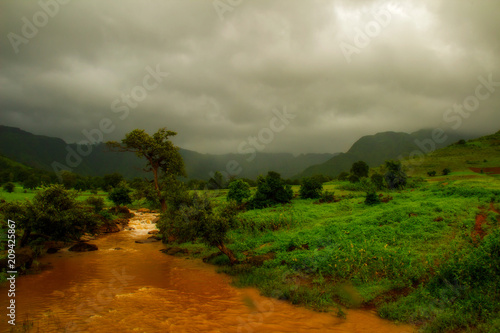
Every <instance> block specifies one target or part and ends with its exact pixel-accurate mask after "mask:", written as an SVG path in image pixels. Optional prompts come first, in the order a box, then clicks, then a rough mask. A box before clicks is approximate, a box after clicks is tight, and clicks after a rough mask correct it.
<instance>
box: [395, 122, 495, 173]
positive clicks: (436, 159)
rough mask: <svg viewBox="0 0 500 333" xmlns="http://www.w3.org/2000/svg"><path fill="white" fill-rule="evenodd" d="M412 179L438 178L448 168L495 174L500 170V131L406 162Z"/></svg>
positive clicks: (465, 171)
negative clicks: (421, 177) (428, 175)
mask: <svg viewBox="0 0 500 333" xmlns="http://www.w3.org/2000/svg"><path fill="white" fill-rule="evenodd" d="M403 165H405V166H406V168H407V170H408V172H407V173H408V174H409V175H410V176H427V172H429V171H436V173H437V174H438V175H439V174H441V173H442V170H443V169H445V168H447V169H450V170H451V171H453V172H454V173H457V172H461V173H464V174H467V173H469V174H473V173H474V172H475V173H481V170H483V173H484V174H488V173H491V174H495V173H498V170H495V169H498V168H500V131H498V132H496V133H495V134H492V135H487V136H483V137H480V138H477V139H471V140H468V141H465V140H464V141H462V142H457V143H454V144H451V145H449V146H447V147H445V148H442V149H438V150H436V151H434V152H432V153H430V154H427V155H425V156H424V157H415V158H413V159H407V160H405V161H403Z"/></svg>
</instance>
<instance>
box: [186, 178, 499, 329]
mask: <svg viewBox="0 0 500 333" xmlns="http://www.w3.org/2000/svg"><path fill="white" fill-rule="evenodd" d="M468 176H470V174H469V173H468V172H457V173H455V174H453V173H452V174H450V175H448V176H446V177H439V178H441V179H437V178H438V177H432V178H428V179H427V180H428V181H426V182H425V183H424V184H423V185H422V186H421V187H419V188H414V189H408V190H404V191H394V192H389V191H388V192H379V194H380V195H382V198H385V199H386V200H385V201H387V202H386V203H381V204H379V205H374V206H367V205H365V204H364V200H365V193H364V192H351V191H346V190H342V189H341V188H343V187H345V185H347V184H346V183H343V182H330V183H327V184H325V189H328V190H330V191H334V192H335V196H336V198H337V200H339V201H338V202H333V203H323V204H319V203H318V202H316V201H315V200H302V199H299V198H296V199H294V200H292V203H291V204H289V205H283V206H278V207H273V208H267V209H262V210H253V211H246V212H243V213H241V214H240V215H239V225H238V228H236V229H235V230H233V231H231V233H230V240H231V242H230V245H229V247H230V248H231V249H232V250H233V251H235V252H236V253H237V254H238V256H239V259H240V260H242V261H244V260H245V259H246V258H247V257H248V258H251V257H255V256H260V258H267V259H269V260H266V261H265V262H264V264H263V265H262V266H256V265H249V264H241V265H236V266H233V267H230V266H225V264H227V260H226V257H216V258H215V259H213V261H212V262H213V263H214V264H218V265H222V268H221V271H223V272H225V273H228V274H230V275H233V276H234V283H235V284H236V285H238V286H253V287H257V288H259V289H260V290H261V291H262V293H263V294H264V295H267V296H272V297H276V298H280V299H287V300H289V301H291V302H292V303H295V304H301V305H305V306H308V307H311V308H313V309H316V310H320V311H332V310H333V311H339V310H338V309H339V308H345V307H347V308H350V307H368V308H372V307H376V308H377V309H378V311H379V314H380V315H381V316H383V317H385V318H389V319H392V320H395V321H402V322H409V323H412V324H415V325H418V326H420V327H421V328H422V330H423V331H425V332H446V331H451V330H465V329H466V328H467V329H470V330H471V331H476V332H497V330H498V329H499V327H500V313H499V311H500V302H499V301H500V290H499V289H498V286H499V285H500V252H499V251H500V229H499V217H500V215H499V214H498V213H497V211H498V210H500V204H499V201H500V184H499V182H498V179H497V178H495V177H491V176H487V175H477V177H474V178H470V177H468ZM474 176H475V175H474ZM294 191H295V192H297V191H298V187H294ZM224 195H225V194H224V192H222V191H220V192H218V194H217V198H216V200H221V201H222V200H224ZM495 210H496V211H495ZM481 214H482V215H485V217H486V219H485V221H484V222H483V223H482V224H481V225H479V226H478V225H477V223H476V217H477V216H478V215H481ZM181 246H184V247H186V248H189V249H191V250H193V249H198V250H201V253H200V254H199V255H198V256H204V255H207V254H208V253H209V252H210V249H207V248H205V247H204V246H202V245H201V244H182V245H181ZM212 251H214V250H213V249H212ZM257 258H259V257H257ZM478 308H479V309H481V310H478ZM339 313H340V314H342V313H343V312H342V311H341V310H340V311H339Z"/></svg>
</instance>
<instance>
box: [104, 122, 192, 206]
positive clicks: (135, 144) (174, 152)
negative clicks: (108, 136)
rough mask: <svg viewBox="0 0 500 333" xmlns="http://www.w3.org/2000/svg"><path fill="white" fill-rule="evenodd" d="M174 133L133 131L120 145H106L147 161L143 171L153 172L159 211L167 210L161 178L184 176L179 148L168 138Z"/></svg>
mask: <svg viewBox="0 0 500 333" xmlns="http://www.w3.org/2000/svg"><path fill="white" fill-rule="evenodd" d="M175 135H177V133H176V132H172V131H169V130H167V129H166V128H160V129H159V130H158V131H157V132H156V133H154V134H153V135H149V134H148V133H146V132H145V131H144V130H141V129H135V130H133V131H132V132H130V133H127V134H126V135H125V139H123V140H122V142H121V143H118V142H116V141H109V142H107V143H106V144H107V145H108V147H109V148H110V149H111V150H115V151H130V152H135V154H136V155H137V156H139V157H141V158H145V159H146V160H147V165H146V168H145V170H146V171H151V172H153V179H154V186H155V190H156V193H157V195H158V198H159V201H160V205H161V210H162V211H166V210H167V204H166V199H165V197H164V196H163V195H162V189H163V186H162V183H161V181H160V178H161V177H162V176H169V175H173V176H185V175H186V173H185V171H184V161H183V160H182V156H181V155H180V153H179V148H178V147H176V146H174V144H173V143H172V141H170V137H172V136H175Z"/></svg>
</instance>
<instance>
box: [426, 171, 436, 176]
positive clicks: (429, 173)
mask: <svg viewBox="0 0 500 333" xmlns="http://www.w3.org/2000/svg"><path fill="white" fill-rule="evenodd" d="M427 175H428V176H429V177H434V176H435V175H436V171H434V170H432V171H428V172H427Z"/></svg>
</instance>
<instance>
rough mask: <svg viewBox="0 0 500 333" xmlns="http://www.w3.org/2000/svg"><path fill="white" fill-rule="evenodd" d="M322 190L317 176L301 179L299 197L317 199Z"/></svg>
mask: <svg viewBox="0 0 500 333" xmlns="http://www.w3.org/2000/svg"><path fill="white" fill-rule="evenodd" d="M322 191H323V184H322V182H321V181H320V179H319V178H318V177H311V178H304V179H302V185H301V186H300V190H299V193H300V197H301V198H302V199H317V198H319V197H320V196H321V192H322Z"/></svg>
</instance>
